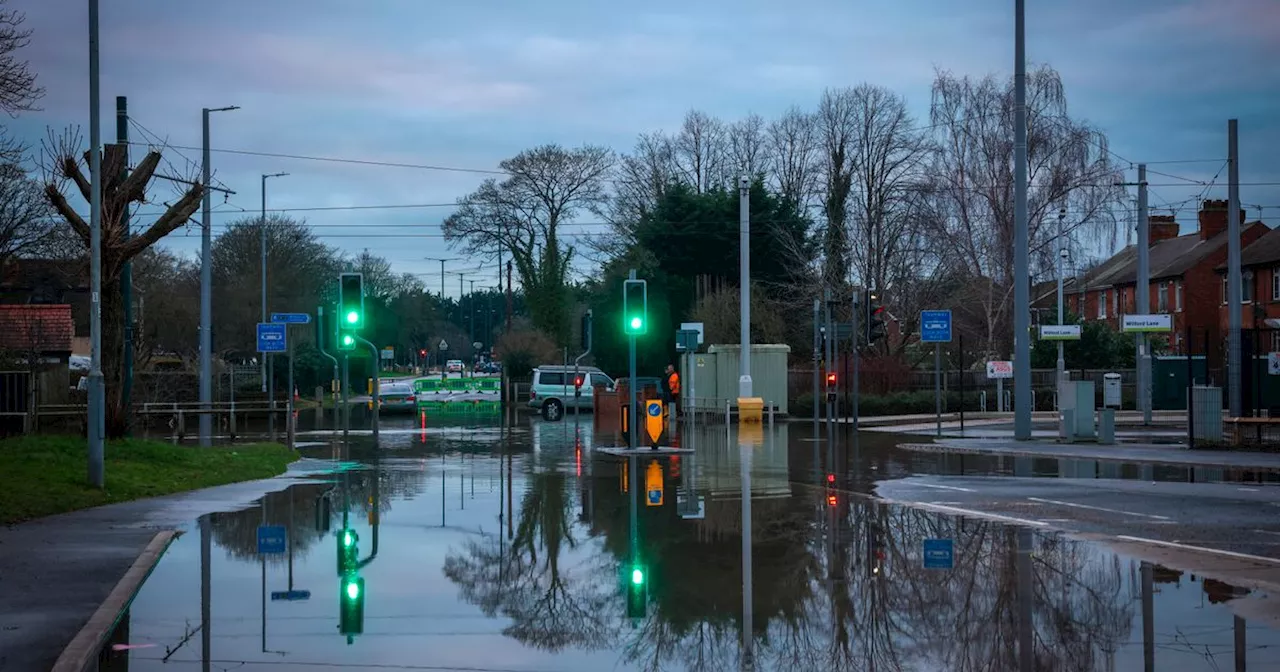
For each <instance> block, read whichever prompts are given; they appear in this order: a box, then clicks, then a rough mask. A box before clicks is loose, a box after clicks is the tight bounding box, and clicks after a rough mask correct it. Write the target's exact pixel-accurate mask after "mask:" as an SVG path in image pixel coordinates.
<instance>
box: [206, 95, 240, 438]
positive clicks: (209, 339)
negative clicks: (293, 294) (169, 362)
mask: <svg viewBox="0 0 1280 672" xmlns="http://www.w3.org/2000/svg"><path fill="white" fill-rule="evenodd" d="M238 109H240V108H239V107H238V106H235V105H230V106H227V107H215V108H208V107H206V108H204V109H202V110H200V117H201V123H202V126H203V128H202V131H203V136H204V138H203V140H204V143H203V157H202V159H203V161H202V163H203V167H204V170H203V173H204V176H203V179H202V183H203V185H204V206H203V209H202V212H201V216H200V219H201V221H200V227H201V234H200V446H201V447H204V448H207V447H209V446H210V445H212V443H213V416H211V415H210V413H212V412H213V407H212V403H213V353H212V349H213V260H212V257H213V222H212V221H211V219H212V216H213V215H212V212H211V211H212V209H213V198H212V197H211V196H210V194H211V193H212V191H211V190H210V189H209V186H210V185H211V184H212V182H213V176H212V172H211V171H212V166H210V162H209V113H210V112H230V111H231V110H238Z"/></svg>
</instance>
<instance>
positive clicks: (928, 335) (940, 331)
mask: <svg viewBox="0 0 1280 672" xmlns="http://www.w3.org/2000/svg"><path fill="white" fill-rule="evenodd" d="M920 341H921V342H922V343H950V342H951V311H950V310H922V311H920Z"/></svg>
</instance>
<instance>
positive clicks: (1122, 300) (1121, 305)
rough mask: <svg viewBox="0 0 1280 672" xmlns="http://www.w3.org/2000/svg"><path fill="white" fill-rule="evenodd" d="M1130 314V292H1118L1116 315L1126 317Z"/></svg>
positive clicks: (1118, 290)
mask: <svg viewBox="0 0 1280 672" xmlns="http://www.w3.org/2000/svg"><path fill="white" fill-rule="evenodd" d="M1127 312H1129V290H1127V289H1117V290H1116V314H1117V315H1124V314H1125V313H1127Z"/></svg>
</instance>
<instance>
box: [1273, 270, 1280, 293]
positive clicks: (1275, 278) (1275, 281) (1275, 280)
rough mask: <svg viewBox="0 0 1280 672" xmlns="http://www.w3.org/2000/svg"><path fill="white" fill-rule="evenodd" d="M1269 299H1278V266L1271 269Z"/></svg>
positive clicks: (1279, 283)
mask: <svg viewBox="0 0 1280 672" xmlns="http://www.w3.org/2000/svg"><path fill="white" fill-rule="evenodd" d="M1271 300H1272V301H1280V266H1277V267H1276V268H1273V269H1271Z"/></svg>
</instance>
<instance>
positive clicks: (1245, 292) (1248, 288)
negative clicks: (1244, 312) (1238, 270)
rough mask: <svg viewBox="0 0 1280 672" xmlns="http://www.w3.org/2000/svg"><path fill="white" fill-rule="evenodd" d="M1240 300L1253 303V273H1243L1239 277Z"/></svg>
mask: <svg viewBox="0 0 1280 672" xmlns="http://www.w3.org/2000/svg"><path fill="white" fill-rule="evenodd" d="M1240 301H1241V302H1243V303H1253V273H1245V274H1244V277H1242V278H1240Z"/></svg>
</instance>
